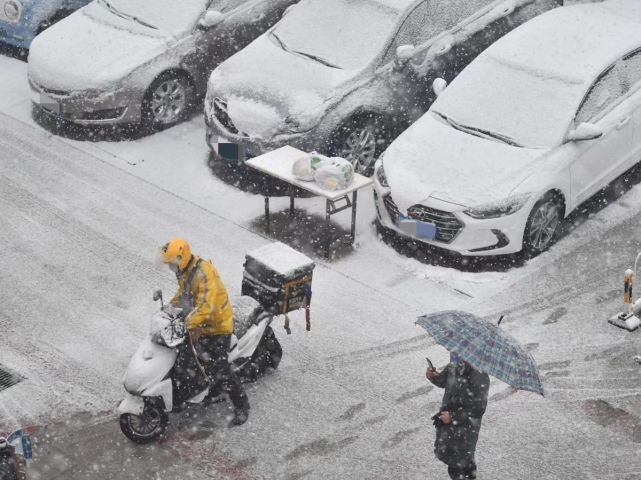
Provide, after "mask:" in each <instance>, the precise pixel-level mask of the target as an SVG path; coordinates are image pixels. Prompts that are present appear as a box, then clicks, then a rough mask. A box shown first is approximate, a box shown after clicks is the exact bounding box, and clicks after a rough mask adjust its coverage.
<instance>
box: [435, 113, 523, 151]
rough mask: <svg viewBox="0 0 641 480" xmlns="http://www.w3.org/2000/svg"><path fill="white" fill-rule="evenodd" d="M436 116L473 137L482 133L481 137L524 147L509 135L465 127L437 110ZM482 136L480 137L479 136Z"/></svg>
mask: <svg viewBox="0 0 641 480" xmlns="http://www.w3.org/2000/svg"><path fill="white" fill-rule="evenodd" d="M432 111H433V112H434V113H435V114H437V115H438V116H439V117H441V118H443V119H444V120H445V121H446V122H447V123H449V124H450V125H451V126H452V127H454V128H456V129H457V130H460V131H462V132H466V133H470V134H472V135H475V134H477V133H480V134H481V135H485V136H487V137H490V138H495V139H497V140H500V141H502V142H503V143H507V144H508V145H511V146H513V147H522V146H523V145H521V144H520V143H518V142H516V141H515V140H514V139H513V138H512V137H508V136H507V135H503V134H501V133H495V132H491V131H489V130H484V129H482V128H478V127H471V126H469V125H463V124H462V123H458V122H457V121H456V120H454V119H452V118H451V117H448V116H447V115H445V114H443V113H441V112H437V111H436V110H432ZM477 136H480V135H477Z"/></svg>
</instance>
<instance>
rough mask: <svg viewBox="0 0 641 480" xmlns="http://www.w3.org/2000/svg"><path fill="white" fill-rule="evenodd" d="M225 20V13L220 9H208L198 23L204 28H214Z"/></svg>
mask: <svg viewBox="0 0 641 480" xmlns="http://www.w3.org/2000/svg"><path fill="white" fill-rule="evenodd" d="M223 20H225V15H223V14H222V13H220V12H219V11H218V10H207V11H206V12H205V14H204V15H203V17H202V18H201V19H200V21H199V22H198V25H199V26H200V27H202V28H212V27H215V26H216V25H218V24H219V23H222V22H223Z"/></svg>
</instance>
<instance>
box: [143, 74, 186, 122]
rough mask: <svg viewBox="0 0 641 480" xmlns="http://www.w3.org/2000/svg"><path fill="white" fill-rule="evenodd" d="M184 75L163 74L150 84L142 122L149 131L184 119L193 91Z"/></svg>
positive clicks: (144, 103) (145, 99) (144, 102)
mask: <svg viewBox="0 0 641 480" xmlns="http://www.w3.org/2000/svg"><path fill="white" fill-rule="evenodd" d="M193 90H194V89H193V87H192V85H191V82H190V81H189V79H188V78H187V76H186V75H181V74H179V73H171V72H168V73H164V74H162V75H160V76H159V77H158V78H157V79H156V80H154V82H153V83H152V84H151V86H150V87H149V89H148V90H147V93H146V94H145V98H144V101H143V108H142V122H143V125H145V126H146V127H148V128H149V129H151V130H154V129H163V128H168V127H171V126H172V125H175V124H177V123H178V122H180V121H182V120H184V119H185V117H186V116H187V112H188V111H189V107H190V106H191V105H192V104H193V98H194V91H193Z"/></svg>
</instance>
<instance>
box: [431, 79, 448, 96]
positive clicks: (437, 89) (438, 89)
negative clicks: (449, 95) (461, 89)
mask: <svg viewBox="0 0 641 480" xmlns="http://www.w3.org/2000/svg"><path fill="white" fill-rule="evenodd" d="M445 87H447V82H446V81H445V79H443V78H441V77H438V78H435V79H434V81H433V82H432V90H433V91H434V95H436V96H437V97H438V96H439V95H440V94H441V93H443V90H445Z"/></svg>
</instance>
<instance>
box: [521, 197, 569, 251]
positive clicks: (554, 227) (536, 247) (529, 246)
mask: <svg viewBox="0 0 641 480" xmlns="http://www.w3.org/2000/svg"><path fill="white" fill-rule="evenodd" d="M562 221H563V202H562V201H561V199H560V198H559V196H558V195H555V194H553V193H548V194H546V195H545V196H544V197H543V198H541V199H540V200H539V201H538V202H536V204H535V205H534V207H533V208H532V211H531V212H530V216H529V217H528V220H527V223H526V225H525V232H524V235H523V251H524V252H525V253H526V255H527V256H528V257H535V256H537V255H538V254H539V253H541V252H543V251H545V250H547V249H548V248H550V246H551V245H552V244H553V243H554V242H555V241H556V239H557V236H558V233H559V229H560V227H561V222H562Z"/></svg>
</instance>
